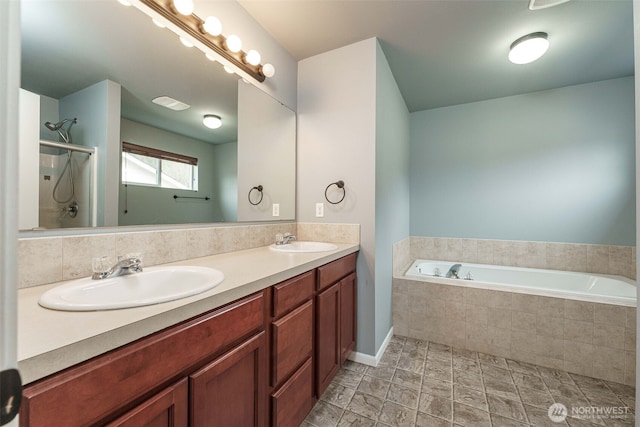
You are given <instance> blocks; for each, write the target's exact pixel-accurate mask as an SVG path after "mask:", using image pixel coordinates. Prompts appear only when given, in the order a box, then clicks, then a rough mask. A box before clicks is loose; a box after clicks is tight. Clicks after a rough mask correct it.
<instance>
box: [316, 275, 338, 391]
mask: <svg viewBox="0 0 640 427" xmlns="http://www.w3.org/2000/svg"><path fill="white" fill-rule="evenodd" d="M316 298H317V299H316V316H317V317H316V395H317V396H318V397H320V396H321V395H322V392H324V390H325V389H326V388H327V386H328V385H329V383H330V382H331V380H332V379H333V377H334V375H335V374H336V372H338V369H339V368H340V351H339V350H340V342H339V339H340V283H339V282H338V283H336V284H335V285H333V286H331V287H330V288H329V289H327V290H325V291H324V292H322V293H320V294H318V296H317V297H316Z"/></svg>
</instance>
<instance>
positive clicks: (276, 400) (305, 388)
mask: <svg viewBox="0 0 640 427" xmlns="http://www.w3.org/2000/svg"><path fill="white" fill-rule="evenodd" d="M313 403H314V399H313V369H312V363H311V358H309V359H307V361H306V362H305V363H304V365H302V366H301V367H300V369H298V370H297V371H296V373H295V374H293V376H292V377H291V378H290V379H289V381H287V382H286V383H284V384H283V385H282V387H280V389H279V390H278V391H277V392H275V393H274V394H273V395H272V396H271V405H272V407H271V409H272V418H273V426H274V427H298V426H299V425H300V424H301V423H302V421H304V419H305V417H306V416H307V414H308V413H309V411H310V410H311V408H312V407H313Z"/></svg>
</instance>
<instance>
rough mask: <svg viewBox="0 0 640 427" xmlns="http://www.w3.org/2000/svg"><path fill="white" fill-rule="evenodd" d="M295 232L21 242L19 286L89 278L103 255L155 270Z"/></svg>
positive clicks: (198, 231)
mask: <svg viewBox="0 0 640 427" xmlns="http://www.w3.org/2000/svg"><path fill="white" fill-rule="evenodd" d="M355 227H356V228H357V227H358V226H357V225H356V226H355ZM343 229H344V230H348V227H343ZM357 229H358V230H359V228H357ZM295 232H296V224H295V223H293V222H291V223H282V224H281V223H278V224H264V225H262V224H260V225H240V226H235V227H230V226H227V227H203V228H191V229H177V230H151V231H137V232H122V233H113V234H91V235H82V236H61V237H47V238H26V239H20V240H19V242H18V257H19V261H18V287H19V288H26V287H31V286H38V285H43V284H47V283H54V282H59V281H61V280H70V279H74V278H78V277H86V276H89V275H91V273H92V268H91V262H92V259H93V258H95V257H98V256H103V255H107V256H111V257H112V258H113V259H114V260H115V259H117V257H118V256H122V255H126V254H128V253H134V252H138V253H141V254H142V262H143V265H147V266H152V265H157V264H164V263H168V262H175V261H182V260H185V259H190V258H198V257H203V256H210V255H216V254H220V253H225V252H233V251H239V250H243V249H250V248H256V247H260V246H265V245H267V244H270V243H271V242H272V241H275V235H276V233H292V234H295ZM339 233H343V231H341V232H339ZM339 233H338V234H339ZM336 235H337V234H336Z"/></svg>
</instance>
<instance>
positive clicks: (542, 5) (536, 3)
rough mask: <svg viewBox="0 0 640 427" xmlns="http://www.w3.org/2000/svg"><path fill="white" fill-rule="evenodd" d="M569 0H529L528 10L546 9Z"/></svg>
mask: <svg viewBox="0 0 640 427" xmlns="http://www.w3.org/2000/svg"><path fill="white" fill-rule="evenodd" d="M568 1H569V0H530V1H529V9H530V10H540V9H546V8H548V7H553V6H557V5H559V4H562V3H566V2H568Z"/></svg>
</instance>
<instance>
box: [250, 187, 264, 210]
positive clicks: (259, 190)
mask: <svg viewBox="0 0 640 427" xmlns="http://www.w3.org/2000/svg"><path fill="white" fill-rule="evenodd" d="M263 188H264V187H262V185H256V186H255V187H252V188H251V190H249V194H248V195H247V198H248V199H249V203H251V204H252V205H253V206H258V205H259V204H260V202H262V198H263V197H264V193H263V192H262V189H263ZM253 190H257V191H258V193H260V200H258V201H257V202H256V203H253V202H252V201H251V192H252V191H253Z"/></svg>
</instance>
